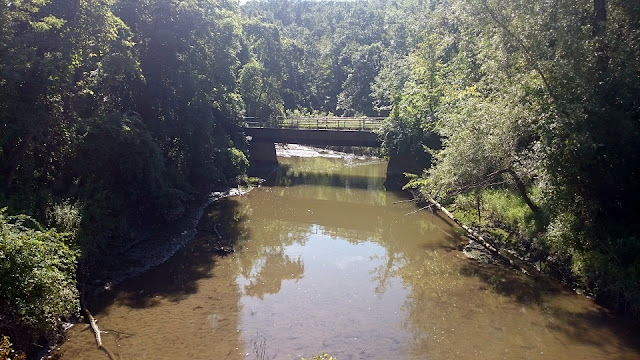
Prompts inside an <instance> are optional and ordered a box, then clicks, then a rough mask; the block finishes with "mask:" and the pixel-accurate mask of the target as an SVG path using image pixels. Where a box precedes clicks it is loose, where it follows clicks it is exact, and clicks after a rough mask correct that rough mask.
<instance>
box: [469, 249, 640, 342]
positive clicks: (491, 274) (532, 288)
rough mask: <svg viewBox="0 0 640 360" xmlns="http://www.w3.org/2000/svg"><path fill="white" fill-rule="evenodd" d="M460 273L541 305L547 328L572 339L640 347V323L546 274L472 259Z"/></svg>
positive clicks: (523, 302)
mask: <svg viewBox="0 0 640 360" xmlns="http://www.w3.org/2000/svg"><path fill="white" fill-rule="evenodd" d="M460 274H461V275H463V276H467V277H476V278H479V279H480V280H481V281H482V282H483V283H484V284H485V286H486V287H485V288H484V290H488V291H492V292H495V293H497V294H500V295H502V296H505V297H508V298H510V299H512V300H513V301H515V302H517V303H518V304H519V305H521V306H524V307H531V308H533V307H535V308H538V309H540V310H541V311H542V312H543V313H544V314H545V315H546V317H547V320H548V323H547V324H546V328H547V329H548V330H551V331H553V332H555V333H558V334H562V335H563V336H564V337H566V338H567V339H570V341H572V342H576V343H582V344H587V345H590V346H595V347H610V346H611V345H612V341H613V342H616V343H617V345H618V346H619V347H620V348H621V349H625V348H626V349H635V350H640V342H638V339H637V335H635V334H637V333H638V331H640V327H639V326H638V325H637V324H634V323H633V322H632V321H629V320H627V319H621V318H619V317H616V316H615V315H614V314H612V313H611V312H610V311H608V310H606V309H604V308H602V307H600V306H597V305H596V304H594V303H593V302H592V301H591V300H590V299H588V298H586V297H583V296H579V295H577V294H575V293H574V292H573V291H571V290H570V289H568V288H567V287H566V286H565V285H563V284H562V283H560V282H558V281H556V280H554V279H552V278H550V277H548V276H546V275H543V274H532V275H526V274H523V273H520V272H518V271H516V270H514V269H512V268H509V267H506V266H503V265H494V264H485V263H480V262H477V261H472V260H469V262H468V263H467V264H466V265H464V266H463V267H462V268H461V270H460Z"/></svg>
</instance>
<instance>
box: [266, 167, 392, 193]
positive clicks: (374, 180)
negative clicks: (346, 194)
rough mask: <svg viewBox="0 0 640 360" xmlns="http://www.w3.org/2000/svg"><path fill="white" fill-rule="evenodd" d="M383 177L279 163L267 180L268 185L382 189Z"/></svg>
mask: <svg viewBox="0 0 640 360" xmlns="http://www.w3.org/2000/svg"><path fill="white" fill-rule="evenodd" d="M384 180H385V178H384V177H380V176H371V175H370V174H365V175H360V174H350V173H335V172H332V171H330V170H328V171H324V172H323V171H293V167H292V166H291V165H289V164H280V166H279V167H278V169H277V170H276V173H275V175H274V176H272V177H271V178H270V179H268V180H267V183H266V184H267V185H269V186H280V187H293V186H300V185H318V186H326V187H336V188H347V189H366V190H384V189H385V188H384Z"/></svg>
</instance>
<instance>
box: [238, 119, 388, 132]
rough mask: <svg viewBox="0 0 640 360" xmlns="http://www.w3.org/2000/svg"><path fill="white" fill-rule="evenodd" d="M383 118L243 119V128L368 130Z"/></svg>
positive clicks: (377, 125)
mask: <svg viewBox="0 0 640 360" xmlns="http://www.w3.org/2000/svg"><path fill="white" fill-rule="evenodd" d="M384 119H385V118H384V117H339V116H318V117H285V118H279V119H277V120H276V121H274V122H266V121H260V120H259V119H256V118H245V123H244V127H245V128H277V129H307V130H310V129H313V130H368V131H373V130H376V129H378V128H379V127H380V125H381V124H382V120H384Z"/></svg>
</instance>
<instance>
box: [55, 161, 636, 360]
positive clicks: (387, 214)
mask: <svg viewBox="0 0 640 360" xmlns="http://www.w3.org/2000/svg"><path fill="white" fill-rule="evenodd" d="M280 162H281V164H282V165H283V169H282V171H281V172H280V174H279V176H278V178H277V179H276V180H274V181H273V183H272V184H269V185H266V186H262V187H261V188H258V189H255V190H253V191H251V192H249V193H248V194H245V195H242V196H236V197H230V198H226V199H223V200H221V201H218V202H216V203H214V204H213V205H211V206H210V207H209V208H208V209H207V210H206V211H205V215H204V216H203V218H202V220H201V221H200V224H199V225H198V229H199V231H198V233H197V234H196V236H195V238H194V239H193V240H192V241H190V242H189V243H188V244H187V245H186V246H185V247H184V248H182V249H181V250H180V251H178V252H177V253H176V254H175V255H174V256H172V257H171V258H170V259H169V260H168V261H166V262H165V263H163V264H161V265H159V266H156V267H154V268H152V269H151V270H149V271H147V272H145V273H143V274H141V275H139V276H137V277H135V278H133V279H130V280H128V281H126V282H123V283H122V284H120V285H118V286H115V287H114V288H112V289H111V290H109V291H106V292H104V293H103V294H102V295H100V297H99V298H98V299H93V300H92V301H91V309H92V311H93V312H94V316H95V317H96V318H97V319H98V325H99V326H100V328H101V329H102V330H104V331H105V333H104V334H103V335H102V337H103V341H104V343H105V344H106V345H107V346H108V347H109V348H110V349H111V350H112V351H113V352H114V353H116V355H117V356H119V357H120V358H121V359H135V360H140V359H153V360H156V359H172V360H175V359H188V360H196V359H203V360H204V359H260V360H261V359H300V358H301V357H306V358H310V357H313V356H314V355H318V354H320V353H322V352H327V353H329V354H331V355H333V356H334V357H337V359H339V360H349V359H640V348H639V345H640V332H639V331H638V328H637V327H635V325H634V324H633V323H632V322H631V321H627V320H625V319H622V318H619V317H615V316H614V315H612V314H610V313H609V312H608V311H606V310H605V309H603V308H601V307H599V306H598V305H596V304H594V303H593V302H592V301H591V300H590V299H588V298H586V297H584V296H580V295H577V294H575V293H573V292H572V291H570V290H569V289H567V288H565V287H563V286H561V285H559V284H557V283H556V282H554V281H551V280H548V279H546V278H544V277H537V278H536V279H533V278H531V277H528V276H525V275H523V274H520V273H518V272H517V271H516V270H514V269H511V268H507V267H504V266H497V265H488V264H481V263H477V262H475V261H474V260H470V259H468V258H466V257H465V256H464V254H463V253H462V252H461V251H459V249H460V244H463V243H465V242H466V241H465V239H464V237H463V236H462V235H461V233H460V231H459V230H457V229H456V228H454V227H453V226H452V225H451V224H450V223H449V222H448V221H446V220H445V219H443V218H441V217H439V216H437V214H432V213H430V212H428V211H420V212H417V213H412V212H414V211H415V210H416V207H415V205H413V204H412V203H409V202H401V201H402V200H405V199H406V198H405V197H403V195H402V194H396V193H392V192H386V191H384V187H383V182H384V176H385V168H386V163H385V162H383V161H381V160H372V159H360V160H359V159H357V158H354V157H349V158H347V159H341V158H323V157H311V158H309V157H307V158H301V157H288V158H284V157H281V158H280ZM216 224H217V225H216ZM218 233H219V234H220V236H222V237H225V238H230V239H233V240H234V242H235V250H236V252H235V253H234V254H231V255H229V256H225V257H219V256H217V255H215V254H214V252H213V247H214V246H215V245H216V242H217V241H218V240H217V239H218ZM57 355H58V356H60V358H61V359H65V360H71V359H107V356H106V354H105V353H104V352H102V351H101V350H98V349H97V347H96V343H95V339H94V335H93V333H92V332H91V330H90V329H89V328H88V326H87V325H82V324H80V325H76V326H74V327H73V328H71V329H70V330H69V331H68V340H67V341H66V342H65V343H64V344H63V345H62V346H61V348H60V350H59V351H58V352H57Z"/></svg>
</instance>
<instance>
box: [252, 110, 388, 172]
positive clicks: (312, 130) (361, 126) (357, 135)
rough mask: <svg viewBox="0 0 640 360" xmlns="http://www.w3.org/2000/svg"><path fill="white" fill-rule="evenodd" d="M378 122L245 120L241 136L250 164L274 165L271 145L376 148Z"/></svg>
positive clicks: (348, 119)
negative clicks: (245, 139) (246, 144)
mask: <svg viewBox="0 0 640 360" xmlns="http://www.w3.org/2000/svg"><path fill="white" fill-rule="evenodd" d="M382 120H384V118H382V117H360V118H356V117H287V118H282V119H279V120H278V121H276V122H273V123H269V122H262V121H259V120H258V119H253V118H246V119H245V123H244V132H245V134H246V135H247V136H250V137H251V141H250V143H249V144H250V151H251V156H252V157H253V160H254V161H257V162H263V163H264V162H267V163H277V162H278V160H277V158H276V149H275V143H286V144H302V145H314V146H327V145H333V146H367V147H380V141H379V140H378V136H377V135H376V133H375V132H374V131H375V130H376V129H378V128H379V127H380V125H381V124H382Z"/></svg>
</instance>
